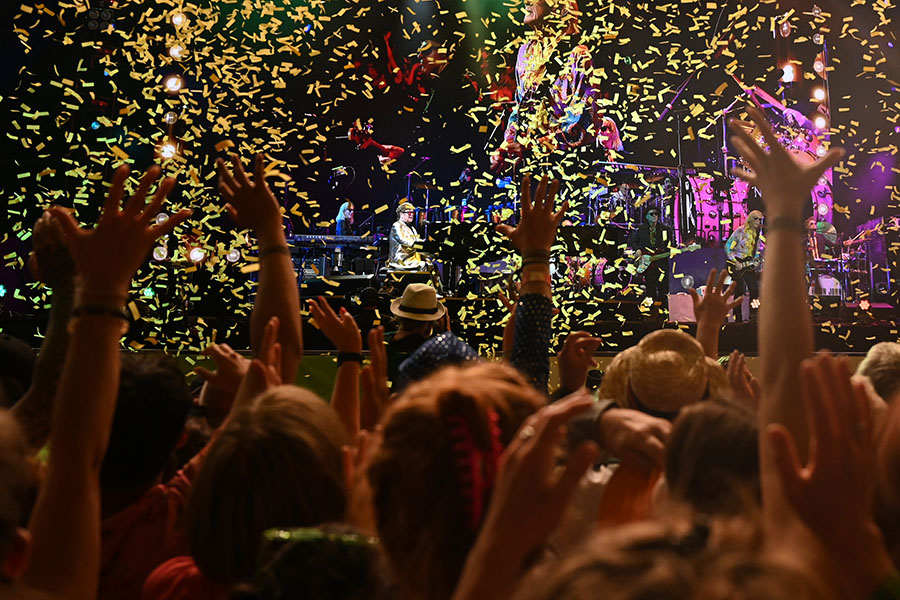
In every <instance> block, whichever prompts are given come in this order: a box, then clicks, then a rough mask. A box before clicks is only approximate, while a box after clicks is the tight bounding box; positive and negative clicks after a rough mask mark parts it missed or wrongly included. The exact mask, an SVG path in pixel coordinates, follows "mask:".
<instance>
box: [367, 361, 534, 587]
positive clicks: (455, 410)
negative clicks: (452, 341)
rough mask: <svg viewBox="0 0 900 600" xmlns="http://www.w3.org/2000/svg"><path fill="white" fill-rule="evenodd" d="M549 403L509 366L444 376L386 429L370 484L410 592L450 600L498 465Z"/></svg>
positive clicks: (387, 544) (400, 404) (388, 546)
mask: <svg viewBox="0 0 900 600" xmlns="http://www.w3.org/2000/svg"><path fill="white" fill-rule="evenodd" d="M542 402H543V399H542V398H541V396H540V395H539V394H538V393H537V392H536V391H535V390H534V389H533V388H531V387H530V386H529V385H528V384H527V383H526V382H525V381H524V379H523V378H522V377H521V375H519V374H518V373H517V372H515V371H514V370H513V369H511V368H510V367H505V366H502V365H496V364H486V363H482V364H477V365H475V366H471V367H468V368H459V367H448V368H445V369H443V370H441V371H438V372H437V373H435V374H433V375H432V376H430V377H428V378H426V379H423V380H421V381H418V382H416V383H414V384H412V385H410V386H409V387H408V388H407V389H406V390H405V391H404V392H403V393H402V394H401V397H400V398H399V399H398V401H397V402H396V404H395V405H394V406H393V407H392V408H391V409H390V411H389V412H388V414H387V415H385V418H384V420H383V429H382V438H381V443H380V445H378V447H377V448H378V449H377V451H376V452H375V454H374V455H373V456H372V457H371V459H370V461H369V464H368V470H367V475H368V479H369V482H370V484H371V487H372V495H373V505H374V511H375V520H376V522H377V527H378V534H379V538H380V539H381V543H382V546H383V548H384V550H385V553H386V554H387V556H388V558H389V561H390V563H391V567H392V569H393V571H394V575H395V576H396V577H397V579H398V584H399V585H400V587H401V588H402V589H403V591H404V593H405V594H406V595H408V596H410V597H412V598H428V599H429V600H441V599H446V598H450V596H451V595H452V594H453V590H454V588H455V586H456V582H457V579H458V578H459V574H460V572H461V571H462V567H463V563H464V561H465V558H466V555H467V553H468V552H469V550H470V549H471V546H472V544H473V542H474V539H475V536H476V535H477V532H478V529H479V528H480V526H481V519H482V518H483V516H484V512H485V510H486V507H487V503H488V502H489V500H490V494H491V491H492V489H493V479H494V477H495V475H496V469H497V460H498V458H499V454H500V451H501V450H502V447H503V446H505V445H506V444H508V443H509V442H510V440H511V439H512V436H513V435H514V434H515V432H516V430H517V429H518V428H519V426H520V425H521V424H522V422H523V421H524V419H525V418H527V416H528V415H529V414H531V413H533V412H534V411H535V410H536V409H537V408H538V407H539V406H540V405H541V403H542Z"/></svg>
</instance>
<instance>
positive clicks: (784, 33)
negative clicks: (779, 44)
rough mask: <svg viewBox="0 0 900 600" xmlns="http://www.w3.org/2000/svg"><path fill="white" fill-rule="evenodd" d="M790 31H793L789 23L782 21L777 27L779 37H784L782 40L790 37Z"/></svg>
mask: <svg viewBox="0 0 900 600" xmlns="http://www.w3.org/2000/svg"><path fill="white" fill-rule="evenodd" d="M792 30H793V27H791V22H790V21H787V20H785V21H782V22H781V25H780V26H779V27H778V31H779V32H780V33H781V37H784V38H786V37H791V31H792Z"/></svg>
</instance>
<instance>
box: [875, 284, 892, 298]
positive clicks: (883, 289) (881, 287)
mask: <svg viewBox="0 0 900 600" xmlns="http://www.w3.org/2000/svg"><path fill="white" fill-rule="evenodd" d="M875 291H876V292H878V293H879V294H882V295H884V294H887V293H888V292H889V291H891V288H890V286H888V284H887V283H886V282H884V281H879V282H878V283H876V284H875Z"/></svg>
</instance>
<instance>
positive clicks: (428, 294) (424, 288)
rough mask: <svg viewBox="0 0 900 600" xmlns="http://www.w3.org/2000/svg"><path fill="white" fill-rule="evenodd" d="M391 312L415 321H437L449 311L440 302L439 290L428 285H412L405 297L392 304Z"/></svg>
mask: <svg viewBox="0 0 900 600" xmlns="http://www.w3.org/2000/svg"><path fill="white" fill-rule="evenodd" d="M391 312H392V313H394V314H395V315H397V316H398V317H404V318H406V319H413V320H414V321H437V320H438V319H440V318H441V317H443V316H444V313H446V312H447V309H446V308H444V305H443V304H441V303H440V302H438V299H437V290H435V289H434V288H433V287H431V286H430V285H428V284H427V283H411V284H409V285H408V286H406V289H405V290H403V296H401V297H400V298H397V299H396V300H394V301H393V302H391Z"/></svg>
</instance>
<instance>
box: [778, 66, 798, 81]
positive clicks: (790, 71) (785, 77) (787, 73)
mask: <svg viewBox="0 0 900 600" xmlns="http://www.w3.org/2000/svg"><path fill="white" fill-rule="evenodd" d="M781 70H782V75H781V80H782V81H783V82H785V83H791V82H792V81H794V77H796V76H797V72H796V70H795V69H794V65H792V64H790V63H788V64H786V65H784V66H783V67H782V68H781Z"/></svg>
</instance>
